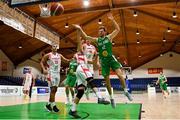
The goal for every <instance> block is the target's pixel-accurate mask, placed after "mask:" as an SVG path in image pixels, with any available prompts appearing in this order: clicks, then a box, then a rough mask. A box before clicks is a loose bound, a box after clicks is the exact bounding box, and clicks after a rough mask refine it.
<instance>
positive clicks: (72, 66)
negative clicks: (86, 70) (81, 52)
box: [68, 60, 78, 75]
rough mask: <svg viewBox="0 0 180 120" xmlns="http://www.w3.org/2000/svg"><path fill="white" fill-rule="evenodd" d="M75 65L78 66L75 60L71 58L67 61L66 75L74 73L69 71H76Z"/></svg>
mask: <svg viewBox="0 0 180 120" xmlns="http://www.w3.org/2000/svg"><path fill="white" fill-rule="evenodd" d="M77 66H78V64H77V62H76V61H75V60H71V62H70V63H69V71H68V75H74V74H72V73H71V72H70V71H72V72H76V69H77Z"/></svg>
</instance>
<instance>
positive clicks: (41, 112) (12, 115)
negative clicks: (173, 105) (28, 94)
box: [0, 102, 141, 120]
mask: <svg viewBox="0 0 180 120" xmlns="http://www.w3.org/2000/svg"><path fill="white" fill-rule="evenodd" d="M45 104H46V103H45V102H37V103H29V104H21V105H13V106H1V107H0V119H61V120H63V119H73V118H72V117H71V116H69V115H68V112H69V108H70V107H69V106H66V105H65V104H64V103H57V106H58V108H60V110H61V112H60V113H51V112H47V111H46V110H45V108H44V106H45ZM78 114H79V115H80V116H81V117H82V118H84V119H85V118H86V119H88V120H89V119H113V120H115V119H140V114H141V104H117V106H116V108H115V109H113V108H112V107H111V105H100V104H96V103H80V104H79V106H78Z"/></svg>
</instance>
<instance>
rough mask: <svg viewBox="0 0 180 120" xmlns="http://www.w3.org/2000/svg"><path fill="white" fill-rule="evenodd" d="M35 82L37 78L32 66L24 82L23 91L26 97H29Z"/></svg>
mask: <svg viewBox="0 0 180 120" xmlns="http://www.w3.org/2000/svg"><path fill="white" fill-rule="evenodd" d="M34 84H35V79H34V76H33V74H32V73H31V68H29V70H28V72H27V73H26V74H25V78H24V82H23V85H24V87H23V93H24V98H25V99H29V92H30V87H31V85H32V86H34Z"/></svg>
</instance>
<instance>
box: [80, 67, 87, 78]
mask: <svg viewBox="0 0 180 120" xmlns="http://www.w3.org/2000/svg"><path fill="white" fill-rule="evenodd" d="M81 68H82V70H83V72H84V73H85V75H86V77H88V76H87V74H86V71H89V69H88V68H83V67H82V66H81Z"/></svg>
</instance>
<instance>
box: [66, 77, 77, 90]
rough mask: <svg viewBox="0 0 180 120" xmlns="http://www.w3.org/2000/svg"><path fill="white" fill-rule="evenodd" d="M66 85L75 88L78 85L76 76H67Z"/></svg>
mask: <svg viewBox="0 0 180 120" xmlns="http://www.w3.org/2000/svg"><path fill="white" fill-rule="evenodd" d="M65 85H67V86H69V87H74V86H75V85H76V75H67V77H66V81H65Z"/></svg>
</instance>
